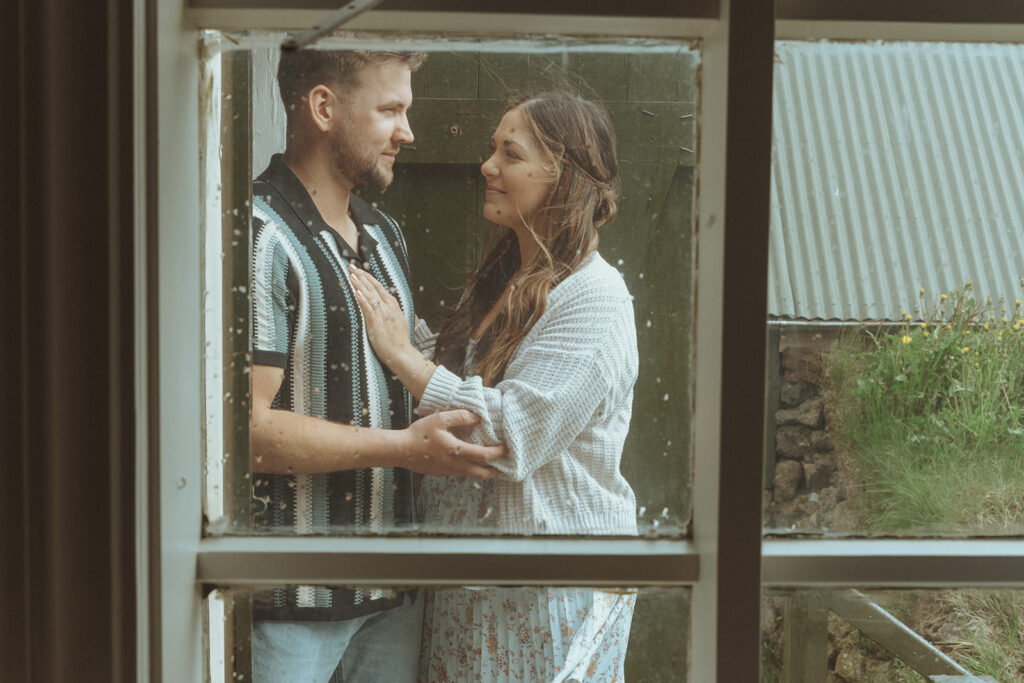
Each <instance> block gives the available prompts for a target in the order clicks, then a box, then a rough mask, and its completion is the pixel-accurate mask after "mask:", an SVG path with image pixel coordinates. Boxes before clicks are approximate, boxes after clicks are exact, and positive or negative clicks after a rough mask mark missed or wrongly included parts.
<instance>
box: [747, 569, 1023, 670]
mask: <svg viewBox="0 0 1024 683" xmlns="http://www.w3.org/2000/svg"><path fill="white" fill-rule="evenodd" d="M761 609H762V621H761V623H762V633H761V638H762V640H761V653H762V657H761V680H762V681H763V682H764V683H781V682H782V681H842V682H844V683H866V682H868V681H886V683H917V682H921V683H927V682H929V681H999V682H1001V683H1014V682H1015V681H1017V682H1019V681H1024V658H1022V652H1024V650H1022V648H1021V629H1022V628H1024V593H1021V591H1009V590H980V589H961V590H927V591H924V590H904V591H895V590H886V591H867V590H865V591H858V590H855V589H852V588H846V589H835V590H827V591H826V590H814V591H807V590H802V591H785V592H782V591H768V592H766V593H765V595H764V600H763V602H762V606H761ZM947 677H948V678H947Z"/></svg>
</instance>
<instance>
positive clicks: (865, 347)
mask: <svg viewBox="0 0 1024 683" xmlns="http://www.w3.org/2000/svg"><path fill="white" fill-rule="evenodd" d="M826 373H827V379H828V382H827V384H828V387H827V390H826V398H827V400H828V403H829V405H830V407H831V411H832V418H833V420H834V423H835V424H834V427H837V429H836V430H835V431H836V434H835V436H836V438H837V440H838V442H839V443H840V447H841V450H842V451H843V453H844V455H845V457H846V458H847V460H848V461H849V462H850V463H851V465H852V467H853V468H854V469H855V470H856V473H857V478H858V482H859V486H860V491H859V495H858V496H857V499H858V500H859V502H860V506H861V522H862V529H863V530H864V531H866V532H868V533H883V534H884V533H965V534H1008V533H1021V532H1022V531H1024V310H1022V305H1021V303H1020V301H1019V300H1017V301H1015V302H1012V303H1007V304H1003V303H1002V302H1000V303H999V304H995V305H993V304H992V303H991V302H987V301H986V302H985V303H983V304H979V303H977V302H975V301H974V299H973V298H972V296H971V289H970V283H968V284H967V286H966V287H965V289H964V290H963V291H959V292H954V293H953V294H952V296H948V297H944V298H943V297H939V298H938V299H937V300H936V301H935V303H934V304H933V305H932V306H931V307H930V308H928V309H927V310H926V307H925V305H924V300H923V296H922V300H921V302H920V303H919V306H918V308H917V311H916V314H905V319H904V322H903V324H902V325H901V326H900V327H898V328H895V329H894V328H892V327H889V328H884V329H879V328H876V329H875V330H874V331H871V330H865V331H862V332H860V333H859V334H854V335H848V336H846V337H844V338H843V339H841V340H840V341H839V342H838V344H837V346H836V349H835V351H834V352H833V353H832V354H830V355H829V356H828V358H827V359H826Z"/></svg>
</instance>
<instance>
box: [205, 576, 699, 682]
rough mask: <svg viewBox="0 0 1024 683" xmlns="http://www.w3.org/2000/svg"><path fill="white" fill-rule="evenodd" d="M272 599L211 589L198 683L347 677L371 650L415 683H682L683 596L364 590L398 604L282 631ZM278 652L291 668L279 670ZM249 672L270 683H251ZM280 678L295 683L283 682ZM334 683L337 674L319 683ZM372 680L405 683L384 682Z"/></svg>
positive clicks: (686, 617)
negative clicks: (267, 603) (271, 612)
mask: <svg viewBox="0 0 1024 683" xmlns="http://www.w3.org/2000/svg"><path fill="white" fill-rule="evenodd" d="M277 590H282V591H283V590H292V591H304V590H305V591H308V592H318V591H320V592H322V591H326V590H328V589H323V588H312V587H309V588H304V587H294V586H293V587H290V588H288V587H283V588H280V589H277ZM272 594H273V591H270V592H269V593H253V592H251V591H244V590H238V589H219V590H215V591H213V592H212V593H210V595H209V596H208V597H207V599H206V609H205V615H206V624H207V629H206V631H207V637H206V648H207V657H206V661H207V662H208V675H207V681H208V682H209V683H221V682H226V681H251V680H255V681H257V682H259V681H260V680H286V679H285V678H274V677H273V676H274V675H278V676H280V675H281V674H276V673H274V672H275V671H276V669H275V668H274V667H275V666H288V667H291V668H289V671H292V672H294V671H295V667H298V666H306V667H314V668H326V669H327V671H328V672H327V674H326V676H323V677H322V678H318V679H316V680H325V681H326V680H327V677H329V676H330V670H331V669H332V667H336V666H337V665H338V661H339V658H340V660H341V661H343V662H344V664H343V666H345V667H349V671H350V672H351V671H352V670H353V669H354V668H356V667H358V666H359V665H360V662H361V661H363V660H364V659H370V658H372V657H373V655H374V648H375V647H382V648H383V649H384V650H385V652H386V656H385V658H384V659H385V660H386V661H387V663H388V665H396V663H397V662H398V661H399V660H403V661H404V662H405V663H404V665H403V666H405V667H406V668H408V669H410V670H411V671H417V670H418V680H421V681H445V680H448V681H463V680H484V681H493V682H498V681H512V680H522V681H542V680H544V681H548V680H565V681H605V680H608V681H610V680H635V681H645V682H646V683H661V682H665V683H668V682H669V681H686V680H687V674H686V672H687V669H688V661H689V656H688V643H689V633H690V591H689V589H688V588H643V589H640V590H636V589H609V590H599V589H589V588H537V587H533V588H526V587H519V588H514V587H513V588H484V587H474V588H456V587H444V588H435V589H426V588H421V589H419V590H414V591H406V590H395V589H377V590H374V589H369V588H366V589H362V595H363V596H364V597H365V598H367V599H369V598H371V597H373V596H378V597H379V599H383V600H392V599H393V600H394V601H395V602H396V603H399V605H398V606H397V607H395V608H393V609H390V610H385V611H379V610H378V611H372V612H367V613H366V614H362V615H357V616H355V617H352V618H350V619H348V620H345V621H340V622H337V621H326V622H325V621H298V622H297V623H299V624H302V626H296V627H294V629H293V631H291V632H290V631H289V629H288V628H285V627H282V625H281V623H280V622H274V621H268V620H266V619H265V618H264V616H265V614H266V612H262V610H263V607H262V606H261V605H262V604H263V600H264V598H265V597H266V596H269V597H271V598H272ZM261 612H262V614H261ZM254 614H255V620H254ZM300 616H301V615H300ZM254 624H255V625H254ZM300 633H301V636H300V635H298V634H300ZM325 634H326V635H325ZM353 634H354V635H353ZM320 637H323V638H324V640H325V641H326V642H329V643H331V645H330V646H325V647H324V649H323V650H322V651H321V654H322V656H318V655H313V654H306V653H303V648H307V649H308V648H312V647H315V645H314V644H313V643H314V641H315V640H316V639H318V638H320ZM289 638H294V640H292V641H288V639H289ZM350 639H351V640H350ZM345 642H349V643H350V644H349V645H348V647H347V648H346V647H345V646H344V643H345ZM338 643H341V644H340V645H339V644H338ZM421 647H422V649H421ZM275 648H283V649H284V650H285V651H284V652H282V651H276V650H275ZM254 650H256V652H255V656H254ZM403 650H405V651H406V652H407V653H408V656H406V657H404V658H403V656H402V655H401V652H402V651H403ZM329 651H330V652H331V654H326V653H327V652H329ZM286 652H287V653H288V654H289V655H291V656H292V657H293V659H292V660H291V661H287V662H286V661H284V658H285V653H286ZM275 658H276V659H275ZM254 668H256V669H257V672H259V671H269V672H270V674H269V675H270V676H271V677H270V678H269V679H268V678H266V677H263V678H261V677H260V676H258V675H257V677H256V678H255V679H254V678H253V673H254ZM559 675H561V676H563V677H561V678H556V677H557V676H559ZM412 676H415V674H412ZM287 680H307V678H301V676H300V675H298V674H293V675H292V676H291V677H288V678H287ZM341 680H342V674H341V673H335V677H334V678H331V681H332V682H334V681H338V682H340V681H341ZM379 680H411V677H410V674H405V675H401V674H398V673H394V672H392V674H389V675H387V676H384V675H382V676H381V677H380V678H379Z"/></svg>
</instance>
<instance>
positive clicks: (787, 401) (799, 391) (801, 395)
mask: <svg viewBox="0 0 1024 683" xmlns="http://www.w3.org/2000/svg"><path fill="white" fill-rule="evenodd" d="M810 397H811V385H810V384H808V383H807V382H782V384H781V386H779V404H780V405H781V406H782V407H783V408H795V407H796V406H798V405H800V404H801V403H803V402H804V401H806V400H807V399H809V398H810Z"/></svg>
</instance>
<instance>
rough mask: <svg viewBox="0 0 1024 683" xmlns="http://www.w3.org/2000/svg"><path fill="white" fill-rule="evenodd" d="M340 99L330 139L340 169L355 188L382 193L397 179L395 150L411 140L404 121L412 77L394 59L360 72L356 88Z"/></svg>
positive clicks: (410, 101) (410, 134) (409, 130)
mask: <svg viewBox="0 0 1024 683" xmlns="http://www.w3.org/2000/svg"><path fill="white" fill-rule="evenodd" d="M338 96H339V99H341V101H342V106H341V116H340V117H339V118H338V119H337V121H338V123H337V126H336V127H335V128H334V131H333V133H334V135H333V137H332V152H333V155H334V158H335V161H336V163H337V164H338V170H339V171H341V173H342V175H344V176H345V177H346V178H347V179H348V180H350V181H351V182H352V184H353V185H361V186H372V187H376V188H378V189H380V190H384V189H385V188H387V186H388V185H390V184H391V181H392V180H393V179H394V177H395V172H394V169H393V166H394V163H395V156H396V155H397V154H398V147H399V145H400V144H402V143H409V142H412V140H413V136H412V130H411V129H410V128H409V119H408V118H406V114H407V112H408V110H409V107H410V106H412V73H411V71H410V70H409V67H408V66H407V65H406V64H405V63H403V62H401V61H398V60H393V61H388V62H384V63H382V64H368V65H366V66H364V67H363V69H362V70H361V71H360V73H359V85H358V86H357V87H356V88H354V89H353V90H351V91H349V92H344V93H339V94H338Z"/></svg>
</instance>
